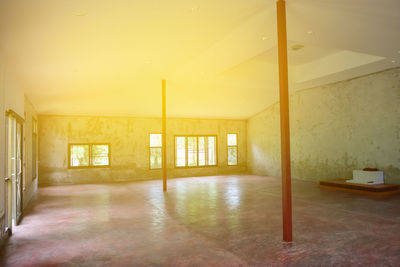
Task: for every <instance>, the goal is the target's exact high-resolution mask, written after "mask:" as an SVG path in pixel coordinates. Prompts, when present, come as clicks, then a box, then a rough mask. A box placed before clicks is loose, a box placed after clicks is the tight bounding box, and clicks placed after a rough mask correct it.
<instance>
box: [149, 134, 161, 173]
mask: <svg viewBox="0 0 400 267" xmlns="http://www.w3.org/2000/svg"><path fill="white" fill-rule="evenodd" d="M152 134H161V146H151V145H150V135H152ZM162 138H163V134H162V133H160V132H151V133H149V139H148V142H149V143H148V144H149V145H148V147H149V170H161V169H162V168H164V161H163V149H164V148H163V146H162V145H163V143H162ZM152 148H161V167H160V168H152V167H151V160H150V159H151V149H152Z"/></svg>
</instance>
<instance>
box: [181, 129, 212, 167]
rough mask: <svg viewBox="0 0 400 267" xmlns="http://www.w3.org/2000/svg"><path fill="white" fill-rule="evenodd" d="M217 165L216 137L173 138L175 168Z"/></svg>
mask: <svg viewBox="0 0 400 267" xmlns="http://www.w3.org/2000/svg"><path fill="white" fill-rule="evenodd" d="M215 165H217V137H216V136H175V167H202V166H215Z"/></svg>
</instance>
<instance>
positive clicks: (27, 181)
mask: <svg viewBox="0 0 400 267" xmlns="http://www.w3.org/2000/svg"><path fill="white" fill-rule="evenodd" d="M33 118H34V119H36V120H37V119H38V116H37V113H36V110H35V108H34V107H33V105H32V103H31V102H30V101H29V99H28V98H27V97H25V123H24V137H25V144H24V148H23V153H24V155H23V156H24V170H23V173H24V176H23V179H24V182H23V184H24V194H23V205H24V208H25V207H26V206H27V205H28V204H29V202H30V200H31V199H32V197H33V196H34V195H35V194H36V191H37V187H38V179H37V178H38V175H37V173H36V176H34V174H33V172H32V167H33V164H34V163H33V161H32V157H33V156H32V155H33V154H32V142H36V143H37V144H38V143H39V141H38V140H39V139H38V138H37V137H36V140H34V138H33V132H32V131H33V127H32V123H33ZM38 128H39V126H38ZM36 147H37V148H38V147H39V146H38V145H36ZM36 154H37V155H36V160H37V159H38V149H36Z"/></svg>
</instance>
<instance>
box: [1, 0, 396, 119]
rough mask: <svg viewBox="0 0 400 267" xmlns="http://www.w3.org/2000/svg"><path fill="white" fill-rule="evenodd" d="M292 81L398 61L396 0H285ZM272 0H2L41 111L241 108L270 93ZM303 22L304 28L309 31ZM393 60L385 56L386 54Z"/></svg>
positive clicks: (14, 64)
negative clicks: (164, 98) (164, 83)
mask: <svg viewBox="0 0 400 267" xmlns="http://www.w3.org/2000/svg"><path fill="white" fill-rule="evenodd" d="M287 2H288V4H287V17H288V39H289V47H291V46H292V45H297V44H300V45H304V48H303V49H301V50H298V51H292V50H289V63H290V69H289V75H290V85H291V91H295V90H300V89H303V88H307V87H310V86H316V85H320V84H326V83H329V82H334V81H339V80H343V79H347V78H352V77H355V76H359V75H364V74H367V73H371V72H376V71H380V70H383V69H387V68H391V67H395V66H399V63H400V34H399V32H400V1H399V0H346V1H345V0H318V1H314V0H288V1H287ZM275 13H276V10H275V1H274V0H246V1H243V0H218V1H215V0H197V1H194V0H189V1H188V0H168V1H165V0H141V1H139V0H113V1H108V0H35V1H32V0H1V1H0V53H1V54H2V55H3V58H5V60H6V61H7V65H8V66H9V68H10V69H11V70H12V71H13V72H14V75H16V76H17V77H19V79H20V80H21V81H22V82H23V84H24V88H27V89H26V92H25V93H26V95H27V96H28V97H29V99H30V100H31V101H32V103H33V104H34V105H35V107H36V109H37V111H38V112H39V113H43V114H70V115H109V116H148V117H153V116H160V115H161V106H160V104H161V79H163V78H164V79H166V80H167V112H168V116H172V117H201V118H238V119H240V118H248V117H250V116H252V115H253V114H255V113H257V112H259V111H260V110H262V109H264V108H266V107H267V106H269V105H270V104H272V103H274V102H276V101H277V100H278V83H277V81H278V74H277V54H276V22H275V21H276V15H275ZM310 31H312V34H309V32H310ZM392 61H395V62H394V63H393V62H392Z"/></svg>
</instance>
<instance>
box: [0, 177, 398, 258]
mask: <svg viewBox="0 0 400 267" xmlns="http://www.w3.org/2000/svg"><path fill="white" fill-rule="evenodd" d="M293 194H294V196H293V208H294V213H293V218H294V238H295V242H294V243H293V244H284V243H282V242H281V238H282V237H281V236H282V232H281V199H280V181H279V179H277V178H272V177H265V176H225V177H224V176H221V177H199V178H183V179H172V180H170V181H169V192H168V193H166V194H163V192H162V184H161V181H145V182H133V183H117V184H101V185H71V186H53V187H45V188H40V189H39V191H38V195H37V198H36V200H35V201H34V202H33V203H32V205H31V206H30V207H29V209H28V210H27V211H26V214H25V217H24V219H23V221H22V223H21V225H20V226H18V227H16V228H14V235H13V236H12V237H11V239H10V240H9V241H8V243H7V244H6V245H5V247H4V249H3V250H2V251H1V255H0V256H1V259H2V262H0V265H1V263H2V264H4V265H9V266H31V265H40V266H49V265H52V266H54V265H65V266H68V265H80V266H96V265H99V266H103V265H108V266H117V265H118V266H120V265H135V266H148V265H153V266H161V265H173V266H206V265H207V266H210V265H214V266H246V265H259V266H261V265H262V266H265V265H285V266H287V265H289V266H290V265H293V266H332V265H334V266H344V265H347V266H348V265H354V266H366V265H378V266H399V265H400V196H398V195H397V196H392V197H386V198H382V199H372V198H371V197H367V196H362V195H355V194H351V193H346V192H337V191H329V190H325V189H319V188H318V186H317V184H315V183H311V182H304V181H296V180H294V181H293Z"/></svg>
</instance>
